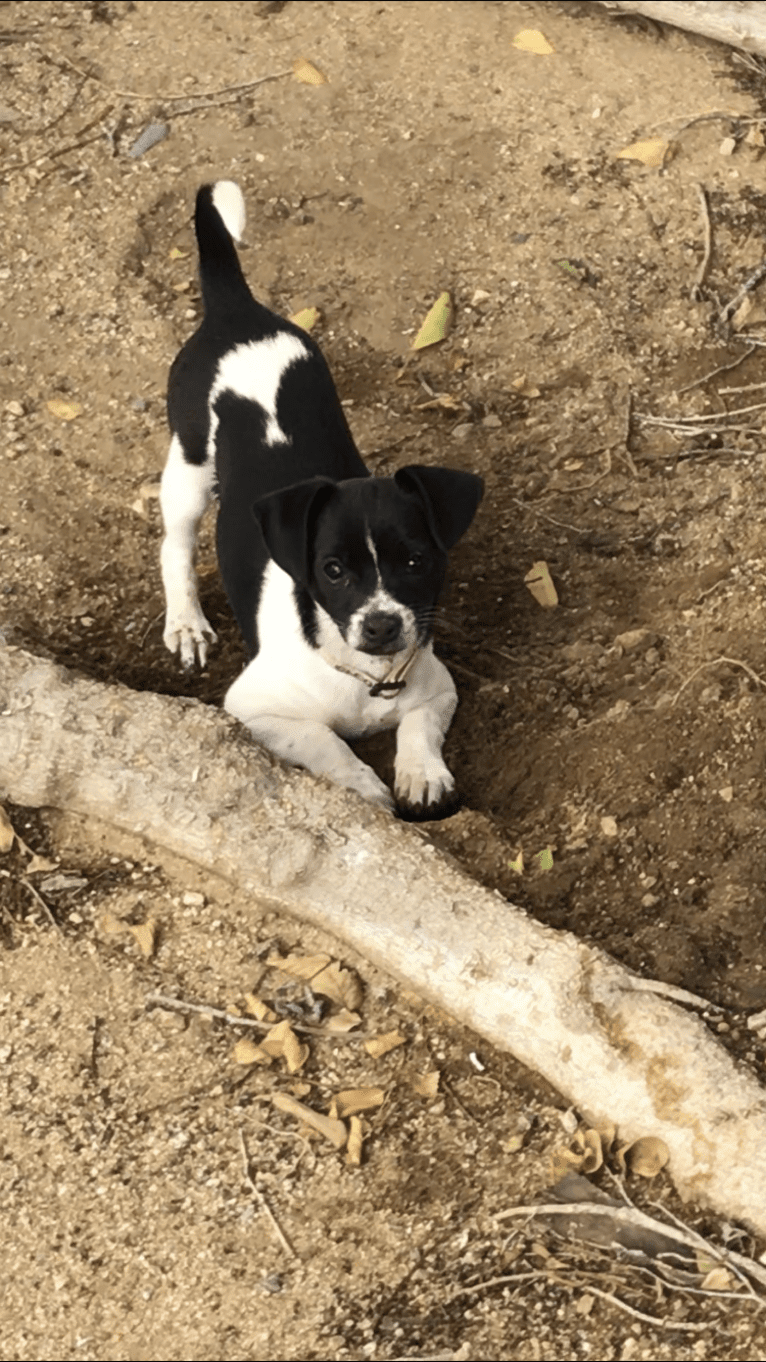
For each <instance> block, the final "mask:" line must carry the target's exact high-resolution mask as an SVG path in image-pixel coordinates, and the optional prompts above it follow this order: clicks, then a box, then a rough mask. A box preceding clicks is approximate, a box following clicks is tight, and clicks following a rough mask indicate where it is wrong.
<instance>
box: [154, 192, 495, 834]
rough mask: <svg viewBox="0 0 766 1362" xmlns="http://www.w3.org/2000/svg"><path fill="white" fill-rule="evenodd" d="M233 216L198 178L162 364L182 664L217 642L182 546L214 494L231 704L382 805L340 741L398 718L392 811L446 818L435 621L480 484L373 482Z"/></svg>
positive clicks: (420, 470) (170, 612)
mask: <svg viewBox="0 0 766 1362" xmlns="http://www.w3.org/2000/svg"><path fill="white" fill-rule="evenodd" d="M244 225H245V206H244V201H243V198H242V194H241V192H240V189H239V187H238V186H237V185H236V184H234V183H233V182H231V181H229V180H220V181H219V182H218V183H217V184H214V185H206V186H204V187H203V188H202V189H200V191H199V193H198V195H197V206H196V215H195V228H196V233H197V243H198V247H199V259H200V277H201V283H202V296H203V301H204V320H203V322H202V324H201V326H200V327H199V330H198V331H196V332H195V334H194V335H193V336H192V337H191V339H190V340H188V341H187V342H186V344H185V345H184V347H183V349H182V350H181V352H180V354H179V355H178V357H177V359H176V361H175V363H174V364H173V367H172V369H171V371H170V382H169V389H168V416H169V421H170V428H171V431H172V440H171V444H170V453H169V455H168V461H167V464H166V466H165V471H164V473H163V476H162V487H161V493H160V504H161V507H162V517H163V521H164V526H165V538H164V541H163V544H162V580H163V584H164V587H165V598H166V605H167V614H166V620H165V633H164V640H165V644H166V646H167V647H168V648H169V649H170V651H171V652H179V651H180V655H181V661H182V663H183V664H184V666H187V667H188V666H191V665H192V664H193V663H194V660H195V654H196V655H197V656H198V657H199V661H200V663H204V661H205V657H206V651H207V640H208V639H213V638H214V637H215V635H214V633H213V630H212V629H211V627H210V625H209V624H208V622H207V620H206V619H205V616H204V615H203V613H202V610H201V608H200V603H199V597H198V594H197V584H196V574H195V571H194V548H195V542H196V532H197V527H198V525H199V521H200V518H201V516H202V514H203V512H204V510H205V508H206V507H207V505H208V503H209V502H210V500H211V499H212V497H213V496H214V495H215V494H216V493H217V495H218V497H219V501H220V509H219V514H218V529H217V540H218V559H219V564H220V568H221V574H222V576H223V581H224V585H225V587H226V592H227V595H228V598H229V602H230V604H231V607H232V609H233V611H234V614H235V616H236V618H237V621H238V623H239V626H240V629H241V630H242V634H243V635H244V639H245V645H246V647H247V651H248V654H249V656H250V658H251V661H250V662H249V664H248V666H247V667H246V668H245V670H244V672H243V673H242V675H241V676H240V677H239V679H238V680H237V681H235V682H234V684H233V686H231V688H230V689H229V691H228V693H227V695H226V699H225V701H224V705H225V708H226V709H227V710H228V712H229V713H230V714H233V715H234V716H235V717H236V718H237V719H240V720H241V722H242V723H243V724H245V725H246V726H247V728H249V730H250V732H251V733H252V735H253V737H254V738H256V739H257V740H258V741H259V742H261V743H263V744H264V745H265V746H266V747H268V748H270V750H271V751H272V752H274V753H276V755H277V756H279V757H282V758H284V760H286V761H288V762H293V763H295V764H296V765H299V766H304V767H307V768H308V770H309V771H313V772H314V773H315V774H316V775H323V776H329V777H330V778H331V779H332V780H334V781H336V782H337V783H338V784H340V785H346V786H349V787H350V788H351V789H353V790H358V791H359V793H360V794H362V795H364V796H365V797H366V798H367V799H370V800H373V801H374V802H375V803H377V804H381V805H383V806H384V807H385V808H389V809H390V808H393V806H394V801H393V800H392V798H391V795H390V793H389V791H388V789H387V787H386V786H385V785H384V784H383V782H382V781H381V780H379V779H378V777H377V775H376V774H375V772H374V771H372V770H371V769H370V767H369V766H367V765H365V763H364V762H362V761H360V760H359V759H358V758H357V757H356V756H354V754H353V752H352V751H351V749H350V748H349V747H348V746H347V744H346V743H345V742H344V738H356V737H361V736H362V735H363V734H368V733H376V732H379V731H380V730H382V729H391V728H395V729H396V730H397V748H396V782H395V790H396V802H397V805H398V808H399V810H400V812H401V813H403V814H404V815H405V816H409V817H420V818H423V817H426V818H428V817H431V818H434V817H440V816H442V815H443V814H444V813H445V812H446V811H447V810H448V808H449V807H450V805H451V804H452V803H453V800H452V798H451V797H452V796H453V791H454V785H455V783H454V780H453V778H452V776H451V775H450V772H449V771H448V769H447V767H446V766H445V764H444V762H443V761H442V756H441V749H442V743H443V741H444V735H445V733H446V732H447V729H448V727H449V725H450V722H451V720H452V716H453V714H454V712H455V706H456V704H457V694H456V691H455V686H454V684H453V681H452V678H451V677H450V675H449V672H448V671H447V670H446V668H445V667H444V666H443V665H442V663H441V662H439V661H437V659H436V658H435V657H434V654H433V649H432V644H431V631H432V625H433V618H434V612H435V609H436V603H437V599H438V596H439V592H440V590H441V587H442V584H443V581H444V575H445V570H446V565H447V551H448V550H449V549H450V548H451V547H452V546H453V544H455V543H456V542H457V540H458V539H459V538H460V536H461V535H462V534H463V532H464V531H465V530H466V529H467V528H468V526H469V525H470V523H471V520H472V519H473V516H474V514H475V511H476V508H477V506H478V504H479V501H480V499H481V495H482V490H483V487H482V482H481V479H480V478H478V477H475V476H474V475H473V474H472V473H461V472H455V471H452V470H450V469H447V468H428V467H409V468H401V469H399V471H398V472H397V473H396V474H395V476H394V477H393V478H373V477H370V475H369V474H368V471H367V469H366V468H365V466H364V464H363V462H362V460H361V458H360V456H359V453H358V451H357V449H356V446H355V444H354V441H353V439H352V437H351V433H350V431H349V428H348V425H347V424H346V418H345V416H344V414H343V409H342V407H341V405H340V402H339V400H338V396H337V393H336V391H335V387H334V385H333V381H332V378H331V377H330V372H329V370H328V368H327V365H326V363H325V361H324V359H323V357H322V354H321V352H320V350H319V348H318V347H317V345H316V344H315V342H314V341H312V340H311V338H310V337H309V336H308V335H307V333H306V332H305V331H302V330H301V329H300V328H299V327H297V326H294V325H292V324H291V323H290V322H287V321H284V320H283V319H282V318H281V317H277V316H276V315H275V314H274V313H273V312H270V311H269V310H268V308H266V307H263V306H262V305H261V304H260V303H257V302H256V301H255V299H254V298H253V296H252V294H251V293H250V290H249V288H248V286H247V284H246V282H245V279H244V276H243V274H242V270H241V268H240V264H239V259H238V256H237V252H236V249H235V247H234V240H237V241H239V239H240V238H241V235H242V232H243V229H244ZM233 239H234V240H233Z"/></svg>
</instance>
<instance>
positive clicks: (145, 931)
mask: <svg viewBox="0 0 766 1362" xmlns="http://www.w3.org/2000/svg"><path fill="white" fill-rule="evenodd" d="M130 931H131V933H132V935H133V936H134V937H135V938H136V941H137V942H138V949H139V950H140V952H141V954H142V955H145V956H146V958H147V960H151V958H152V956H153V955H154V951H155V947H156V945H157V923H156V922H155V920H154V918H153V917H150V918H149V919H148V921H146V922H141V923H139V925H138V926H137V927H131V928H130Z"/></svg>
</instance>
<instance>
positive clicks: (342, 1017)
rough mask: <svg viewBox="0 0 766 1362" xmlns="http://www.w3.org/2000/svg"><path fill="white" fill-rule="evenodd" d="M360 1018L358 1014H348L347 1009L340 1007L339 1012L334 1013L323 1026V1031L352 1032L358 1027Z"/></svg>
mask: <svg viewBox="0 0 766 1362" xmlns="http://www.w3.org/2000/svg"><path fill="white" fill-rule="evenodd" d="M361 1020H362V1018H361V1017H360V1015H359V1013H358V1012H349V1010H348V1008H347V1007H342V1008H341V1010H340V1012H336V1013H335V1016H334V1017H329V1018H328V1020H327V1021H326V1022H325V1024H324V1030H325V1031H335V1032H343V1031H353V1029H354V1027H355V1026H358V1025H359V1023H360V1021H361Z"/></svg>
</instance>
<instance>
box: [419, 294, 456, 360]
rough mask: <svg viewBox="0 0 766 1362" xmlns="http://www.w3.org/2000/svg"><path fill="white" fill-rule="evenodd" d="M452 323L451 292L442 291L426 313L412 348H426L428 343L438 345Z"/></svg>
mask: <svg viewBox="0 0 766 1362" xmlns="http://www.w3.org/2000/svg"><path fill="white" fill-rule="evenodd" d="M451 325H452V299H451V297H450V295H449V293H440V294H439V297H438V298H437V299H436V302H435V303H434V305H433V307H432V308H431V309H430V311H429V312H427V313H426V316H425V320H424V321H423V325H422V326H421V328H420V330H419V331H418V334H417V336H416V337H415V339H414V341H413V342H412V345H411V347H410V348H411V349H412V350H424V349H425V348H426V346H427V345H436V344H437V342H438V341H442V340H444V337H445V336H446V335H447V333H448V332H449V329H450V326H451Z"/></svg>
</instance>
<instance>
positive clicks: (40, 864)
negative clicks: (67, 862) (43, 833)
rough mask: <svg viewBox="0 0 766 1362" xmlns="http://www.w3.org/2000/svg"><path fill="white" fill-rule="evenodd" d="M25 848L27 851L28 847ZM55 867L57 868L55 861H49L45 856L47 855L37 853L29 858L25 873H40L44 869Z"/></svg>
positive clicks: (53, 868)
mask: <svg viewBox="0 0 766 1362" xmlns="http://www.w3.org/2000/svg"><path fill="white" fill-rule="evenodd" d="M25 849H26V850H27V851H28V850H29V847H27V848H25ZM56 868H57V867H56V862H55V861H49V860H48V858H47V856H37V855H34V856H33V857H32V859H31V861H30V862H29V865H28V866H27V874H28V875H42V873H43V871H45V870H55V869H56Z"/></svg>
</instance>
